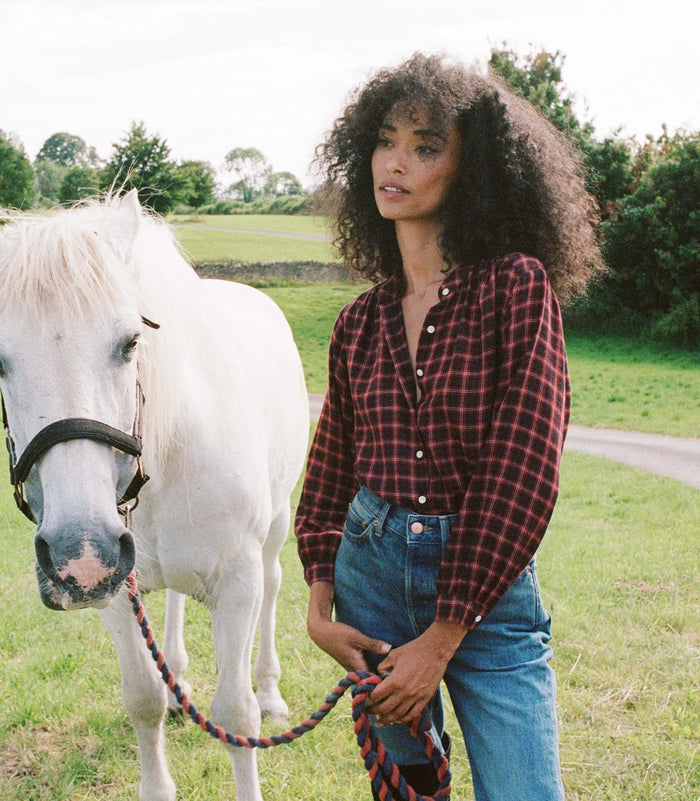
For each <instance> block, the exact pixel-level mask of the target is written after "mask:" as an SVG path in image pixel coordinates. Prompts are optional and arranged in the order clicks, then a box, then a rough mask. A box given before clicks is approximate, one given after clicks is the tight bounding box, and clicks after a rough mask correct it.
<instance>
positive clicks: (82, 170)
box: [0, 122, 306, 214]
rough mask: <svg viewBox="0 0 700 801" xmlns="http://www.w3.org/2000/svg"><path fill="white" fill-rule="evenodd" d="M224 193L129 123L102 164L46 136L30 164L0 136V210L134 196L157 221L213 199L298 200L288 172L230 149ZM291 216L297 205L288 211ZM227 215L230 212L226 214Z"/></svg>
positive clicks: (78, 144)
mask: <svg viewBox="0 0 700 801" xmlns="http://www.w3.org/2000/svg"><path fill="white" fill-rule="evenodd" d="M224 169H225V172H226V173H227V174H228V175H230V176H231V178H232V181H231V183H230V185H228V186H225V187H219V186H217V183H216V170H215V169H214V167H213V166H212V165H211V164H210V163H209V162H207V161H179V162H176V161H174V160H173V159H171V155H170V147H169V145H168V143H167V140H166V139H164V138H162V137H160V136H159V135H157V134H155V135H154V134H150V133H149V132H148V131H147V130H146V126H145V124H144V123H143V122H134V123H132V125H131V128H130V129H129V131H128V132H127V134H126V135H125V136H124V137H123V138H122V139H121V140H120V141H118V142H115V143H114V145H113V150H112V153H111V155H110V157H109V159H107V160H106V161H102V160H101V159H100V157H99V156H98V154H97V152H96V150H95V149H94V148H93V147H90V146H88V145H87V143H86V142H85V140H84V139H82V138H81V137H80V136H76V135H75V134H70V133H66V132H58V133H55V134H52V135H51V136H50V137H49V138H48V139H47V140H46V141H45V142H44V144H43V145H42V146H41V149H40V150H39V152H38V153H37V155H36V158H35V159H34V162H33V163H32V162H30V160H29V158H28V157H27V155H26V153H25V151H24V148H23V146H22V144H21V142H19V141H18V140H17V138H16V137H13V136H11V135H9V134H7V133H4V132H3V131H1V130H0V206H11V207H16V208H30V207H32V206H34V205H39V206H55V205H59V204H62V205H70V204H73V203H75V202H77V201H80V200H83V199H84V198H88V197H94V196H96V195H99V194H100V193H102V192H106V191H114V190H115V189H116V190H118V191H128V190H129V189H133V188H136V189H138V191H139V197H140V198H141V201H142V203H143V204H144V205H146V206H149V207H150V208H152V209H153V210H154V211H156V212H158V213H159V214H166V213H168V212H169V211H172V210H173V209H175V208H176V207H178V206H184V207H187V208H192V209H196V210H200V209H202V208H204V207H206V206H207V205H208V204H212V203H214V201H215V199H216V196H217V195H218V196H219V197H220V198H224V199H228V200H229V201H231V204H232V206H233V207H235V205H236V201H238V202H239V203H252V202H254V201H258V200H261V199H275V198H292V197H297V198H299V199H300V200H301V199H302V196H303V197H304V198H305V196H306V193H305V192H304V190H303V188H302V185H301V183H300V181H299V180H298V178H297V177H296V176H295V175H293V174H292V173H291V172H274V171H273V169H272V167H271V166H270V164H269V163H268V161H267V159H266V158H265V156H264V155H263V154H262V153H261V152H260V151H259V150H257V149H256V148H252V147H251V148H234V149H233V150H231V151H229V153H227V154H226V157H225V160H224ZM288 205H290V206H295V208H296V210H298V209H299V207H301V206H302V205H303V203H301V202H297V203H296V204H288ZM227 210H230V209H227Z"/></svg>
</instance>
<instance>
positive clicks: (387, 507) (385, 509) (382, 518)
mask: <svg viewBox="0 0 700 801" xmlns="http://www.w3.org/2000/svg"><path fill="white" fill-rule="evenodd" d="M390 511H391V504H390V503H385V504H384V506H382V510H381V512H380V513H379V517H378V518H377V521H376V522H375V524H374V527H375V530H376V534H377V536H378V537H381V536H382V534H384V523H386V519H387V517H388V516H389V512H390Z"/></svg>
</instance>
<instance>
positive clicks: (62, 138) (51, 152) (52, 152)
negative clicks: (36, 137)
mask: <svg viewBox="0 0 700 801" xmlns="http://www.w3.org/2000/svg"><path fill="white" fill-rule="evenodd" d="M36 160H37V161H52V162H53V163H54V164H58V165H60V166H61V167H97V166H98V164H99V157H98V155H97V151H96V150H95V148H94V147H88V146H87V144H86V143H85V140H84V139H82V138H81V137H80V136H75V135H74V134H69V133H65V132H64V131H61V132H59V133H55V134H52V135H51V136H50V137H49V138H48V139H47V140H46V141H45V142H44V144H43V145H42V146H41V150H40V151H39V152H38V153H37V156H36Z"/></svg>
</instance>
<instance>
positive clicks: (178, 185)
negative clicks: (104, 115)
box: [101, 122, 185, 214]
mask: <svg viewBox="0 0 700 801" xmlns="http://www.w3.org/2000/svg"><path fill="white" fill-rule="evenodd" d="M113 147H114V151H113V153H112V156H111V158H110V159H109V161H108V162H107V164H106V165H105V167H104V169H103V170H102V173H101V186H102V188H103V189H106V190H108V191H118V192H120V193H121V192H128V191H129V190H131V189H137V190H138V193H139V199H140V200H141V202H142V203H143V204H144V205H145V206H149V207H150V208H152V209H153V210H154V211H156V212H158V213H159V214H165V213H167V212H168V211H170V209H172V208H174V206H176V205H177V203H178V202H179V201H180V198H181V195H182V192H183V190H184V188H185V187H184V181H183V179H182V178H181V176H180V175H179V174H178V171H177V167H176V165H175V163H174V162H172V161H170V160H169V156H170V148H169V146H168V143H167V141H166V140H165V139H161V138H160V137H158V136H157V135H156V136H150V135H149V134H148V132H147V131H146V126H145V124H144V123H143V122H139V123H136V122H134V123H132V125H131V128H130V130H129V133H128V134H127V135H126V136H125V137H124V138H123V139H122V140H121V141H120V142H115V143H114V145H113Z"/></svg>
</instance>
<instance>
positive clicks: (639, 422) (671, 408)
mask: <svg viewBox="0 0 700 801" xmlns="http://www.w3.org/2000/svg"><path fill="white" fill-rule="evenodd" d="M567 351H568V356H569V367H570V370H571V383H572V390H573V396H574V406H573V421H574V422H575V423H578V424H579V425H584V426H593V427H596V426H597V427H604V428H621V429H634V430H638V431H650V432H653V433H657V434H668V435H671V436H685V437H698V436H700V352H699V351H697V350H695V351H688V350H682V349H676V348H672V347H669V346H665V345H661V344H655V343H652V342H648V341H643V340H638V339H632V338H623V337H613V336H608V337H606V336H584V335H581V334H572V335H570V336H569V337H568V338H567Z"/></svg>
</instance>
